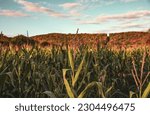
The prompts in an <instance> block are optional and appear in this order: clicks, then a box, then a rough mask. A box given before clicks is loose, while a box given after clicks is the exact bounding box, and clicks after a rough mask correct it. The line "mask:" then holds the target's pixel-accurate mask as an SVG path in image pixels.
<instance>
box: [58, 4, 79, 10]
mask: <svg viewBox="0 0 150 115" xmlns="http://www.w3.org/2000/svg"><path fill="white" fill-rule="evenodd" d="M59 6H61V7H63V8H65V9H73V8H77V7H79V6H81V4H79V3H76V2H72V3H71V2H70V3H64V4H60V5H59Z"/></svg>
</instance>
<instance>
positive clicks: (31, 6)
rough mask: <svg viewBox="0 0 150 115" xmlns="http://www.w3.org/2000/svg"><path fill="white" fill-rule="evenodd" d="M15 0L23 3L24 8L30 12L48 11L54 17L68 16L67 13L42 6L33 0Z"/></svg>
mask: <svg viewBox="0 0 150 115" xmlns="http://www.w3.org/2000/svg"><path fill="white" fill-rule="evenodd" d="M15 1H16V2H17V3H18V4H21V5H22V6H23V7H24V9H25V10H26V11H29V12H37V13H46V14H48V15H50V16H53V17H67V15H66V14H63V13H60V12H57V11H55V10H53V9H50V8H47V7H44V6H41V5H39V4H38V3H33V2H29V1H26V0H15Z"/></svg>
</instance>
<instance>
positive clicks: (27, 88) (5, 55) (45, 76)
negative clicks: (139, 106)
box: [0, 46, 150, 98]
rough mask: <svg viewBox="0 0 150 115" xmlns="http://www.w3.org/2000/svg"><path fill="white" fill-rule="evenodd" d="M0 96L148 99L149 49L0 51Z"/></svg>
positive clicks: (62, 48)
mask: <svg viewBox="0 0 150 115" xmlns="http://www.w3.org/2000/svg"><path fill="white" fill-rule="evenodd" d="M0 97H4V98H5V97H12V98H45V97H47V98H48V97H50V98H52V97H57V98H68V97H71V98H73V97H75V98H77V97H78V98H129V97H135V98H141V97H150V51H149V49H148V48H143V49H135V50H131V51H128V50H125V49H120V50H112V49H111V48H107V47H100V46H97V47H96V49H91V48H90V47H88V46H80V47H79V48H76V49H74V50H73V49H72V48H68V47H62V46H60V47H59V46H52V47H47V48H42V47H39V46H34V47H30V48H28V47H26V48H23V47H21V48H19V49H15V48H13V47H11V46H10V47H7V48H6V47H2V48H1V50H0Z"/></svg>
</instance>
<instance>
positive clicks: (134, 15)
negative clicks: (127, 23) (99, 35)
mask: <svg viewBox="0 0 150 115" xmlns="http://www.w3.org/2000/svg"><path fill="white" fill-rule="evenodd" d="M143 17H150V11H149V10H142V11H134V12H128V13H123V14H113V15H102V16H97V17H95V18H94V19H92V20H85V21H81V22H80V24H100V23H104V22H108V21H124V20H132V19H140V18H143Z"/></svg>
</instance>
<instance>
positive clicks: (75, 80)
mask: <svg viewBox="0 0 150 115" xmlns="http://www.w3.org/2000/svg"><path fill="white" fill-rule="evenodd" d="M84 60H85V56H84V57H83V59H82V61H81V63H80V65H79V67H78V69H77V72H76V74H75V77H74V80H73V82H72V86H73V87H74V86H75V84H76V82H77V80H78V78H79V75H80V72H81V70H82V66H83V64H84Z"/></svg>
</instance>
